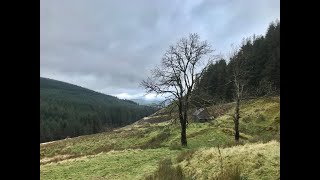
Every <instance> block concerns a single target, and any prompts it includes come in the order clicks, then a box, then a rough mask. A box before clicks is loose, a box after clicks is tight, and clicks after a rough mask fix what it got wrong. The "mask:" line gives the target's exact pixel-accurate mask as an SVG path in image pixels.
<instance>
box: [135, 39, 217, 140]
mask: <svg viewBox="0 0 320 180" xmlns="http://www.w3.org/2000/svg"><path fill="white" fill-rule="evenodd" d="M212 51H213V50H211V47H210V45H209V44H208V43H207V42H206V41H200V37H199V35H198V34H190V35H189V37H188V38H182V39H181V40H180V41H178V42H177V44H176V45H174V46H173V45H172V46H170V47H169V49H168V50H167V51H166V53H165V54H164V56H163V58H162V61H161V66H160V67H156V68H155V69H154V70H152V71H151V72H152V75H151V77H149V78H147V79H146V80H144V81H142V83H141V85H142V86H143V87H144V88H145V89H146V91H147V93H156V94H157V95H164V96H166V97H165V98H166V99H170V100H172V101H171V102H173V103H175V104H176V105H177V107H178V116H179V120H180V124H181V145H183V146H187V136H186V127H187V122H188V117H187V111H188V109H189V99H190V96H191V93H192V90H193V88H194V84H195V82H196V81H197V79H198V78H200V77H201V76H202V75H203V72H204V71H205V69H206V63H203V62H204V60H205V58H209V60H210V57H209V55H210V53H211V52H212ZM201 65H204V66H205V68H201V67H200V66H201Z"/></svg>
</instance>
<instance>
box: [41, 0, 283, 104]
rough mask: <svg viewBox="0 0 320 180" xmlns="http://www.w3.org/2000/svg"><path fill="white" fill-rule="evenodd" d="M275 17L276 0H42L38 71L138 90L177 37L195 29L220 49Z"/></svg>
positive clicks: (99, 87) (118, 91)
mask: <svg viewBox="0 0 320 180" xmlns="http://www.w3.org/2000/svg"><path fill="white" fill-rule="evenodd" d="M276 19H278V20H280V1H279V0H134V1H133V0H43V1H40V76H41V77H47V78H51V79H56V80H60V81H64V82H69V83H72V84H76V85H79V86H82V87H86V88H89V89H92V90H95V91H98V92H102V93H105V94H109V95H114V96H118V97H119V98H126V99H131V98H138V97H141V96H142V95H144V90H143V89H142V88H141V87H139V84H140V82H141V81H142V80H143V79H145V78H146V77H147V76H148V75H149V72H150V69H151V68H153V67H154V66H155V65H157V64H158V63H160V60H161V57H162V55H163V54H164V52H165V51H166V49H167V48H168V46H169V45H171V44H173V43H175V42H176V41H177V40H178V39H180V38H181V37H184V36H186V35H188V34H189V33H191V32H194V33H198V34H199V35H200V37H201V39H202V40H207V41H208V42H209V43H210V44H211V45H212V47H213V48H214V49H215V50H216V51H215V53H216V54H218V53H222V54H224V55H226V54H227V53H228V52H229V51H230V49H231V48H230V45H231V44H239V43H240V42H241V40H242V38H244V37H249V36H252V35H253V34H256V35H263V34H265V32H266V30H267V27H268V25H269V24H270V22H272V21H275V20H276ZM145 98H146V99H152V98H153V96H152V95H148V96H146V97H145Z"/></svg>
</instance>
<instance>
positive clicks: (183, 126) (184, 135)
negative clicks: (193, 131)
mask: <svg viewBox="0 0 320 180" xmlns="http://www.w3.org/2000/svg"><path fill="white" fill-rule="evenodd" d="M186 132H187V125H186V121H182V122H181V145H182V146H187V145H188V144H187V133H186Z"/></svg>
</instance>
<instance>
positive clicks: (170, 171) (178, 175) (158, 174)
mask: <svg viewBox="0 0 320 180" xmlns="http://www.w3.org/2000/svg"><path fill="white" fill-rule="evenodd" d="M145 179H147V180H183V179H185V177H184V175H183V172H182V168H181V167H180V166H177V167H174V166H173V164H172V161H171V159H164V160H162V161H160V162H159V166H158V169H157V170H156V171H155V172H154V174H152V175H149V176H147V177H145Z"/></svg>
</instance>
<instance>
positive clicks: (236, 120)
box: [234, 98, 240, 143]
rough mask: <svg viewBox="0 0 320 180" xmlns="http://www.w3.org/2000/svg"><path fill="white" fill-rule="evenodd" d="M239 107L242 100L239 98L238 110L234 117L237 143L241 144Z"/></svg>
mask: <svg viewBox="0 0 320 180" xmlns="http://www.w3.org/2000/svg"><path fill="white" fill-rule="evenodd" d="M239 106H240V99H239V98H237V102H236V109H235V116H234V130H235V136H234V138H235V141H236V143H239V137H240V135H239V119H240V113H239Z"/></svg>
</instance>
